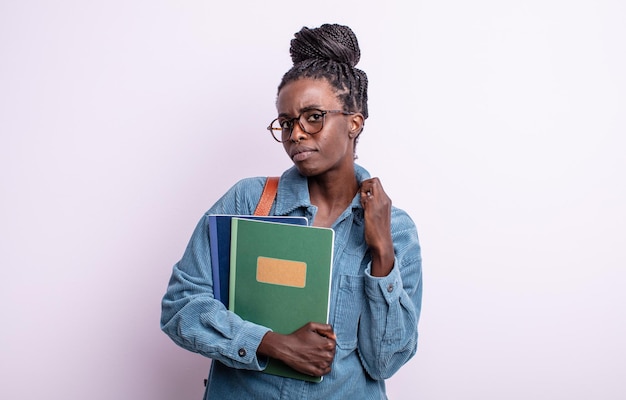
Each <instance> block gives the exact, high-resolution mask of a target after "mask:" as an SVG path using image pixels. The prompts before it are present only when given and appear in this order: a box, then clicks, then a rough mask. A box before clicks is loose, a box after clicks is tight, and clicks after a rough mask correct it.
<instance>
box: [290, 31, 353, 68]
mask: <svg viewBox="0 0 626 400" xmlns="http://www.w3.org/2000/svg"><path fill="white" fill-rule="evenodd" d="M294 36H295V38H294V39H292V40H291V48H290V49H289V52H290V53H291V60H292V61H293V63H294V65H295V64H298V63H300V62H302V61H306V60H310V59H314V60H332V61H336V62H339V63H344V64H348V65H350V66H351V67H354V66H356V65H357V63H358V62H359V59H360V58H361V50H360V49H359V43H358V41H357V39H356V36H355V35H354V32H352V29H350V28H349V27H347V26H344V25H337V24H324V25H322V26H320V27H319V28H314V29H309V28H307V27H303V28H302V29H301V30H300V31H299V32H296V34H295V35H294Z"/></svg>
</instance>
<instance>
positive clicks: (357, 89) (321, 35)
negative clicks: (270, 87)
mask: <svg viewBox="0 0 626 400" xmlns="http://www.w3.org/2000/svg"><path fill="white" fill-rule="evenodd" d="M290 53H291V60H292V61H293V64H294V65H293V67H292V68H291V69H290V70H289V71H287V73H286V74H285V75H284V76H283V79H282V81H281V83H280V85H279V86H278V91H279V92H280V90H281V89H282V88H283V86H285V85H286V84H287V83H289V82H291V81H295V80H298V79H301V78H311V79H322V78H323V79H326V80H327V81H328V82H329V83H330V85H331V86H332V87H333V88H334V89H335V91H336V94H337V97H338V98H339V100H340V101H341V102H342V103H343V104H344V108H345V111H356V112H360V113H362V114H363V117H364V118H367V117H368V110H367V75H366V74H365V72H363V71H361V70H360V69H358V68H355V66H356V64H357V63H358V62H359V60H360V58H361V50H360V48H359V43H358V40H357V38H356V36H355V35H354V32H352V30H351V29H350V28H349V27H347V26H343V25H337V24H324V25H322V26H320V27H319V28H314V29H309V28H307V27H304V28H302V29H301V30H300V31H299V32H297V33H296V34H295V35H294V38H293V39H292V40H291V48H290Z"/></svg>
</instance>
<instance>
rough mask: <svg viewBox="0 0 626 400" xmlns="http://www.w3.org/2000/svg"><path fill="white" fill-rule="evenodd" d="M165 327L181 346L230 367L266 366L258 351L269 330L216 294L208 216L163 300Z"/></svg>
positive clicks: (190, 243) (192, 240)
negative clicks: (236, 311)
mask: <svg viewBox="0 0 626 400" xmlns="http://www.w3.org/2000/svg"><path fill="white" fill-rule="evenodd" d="M161 329H162V330H163V331H164V332H165V333H166V334H167V335H168V336H169V337H170V338H171V339H172V340H173V341H174V342H176V343H177V344H178V345H179V346H181V347H183V348H185V349H187V350H189V351H192V352H196V353H200V354H202V355H204V356H206V357H210V358H212V359H216V360H220V361H221V362H222V363H224V364H225V365H228V366H230V367H233V368H243V369H253V370H261V369H263V368H264V367H265V361H264V360H263V359H261V360H260V359H259V358H257V356H256V350H257V347H258V345H259V343H260V342H261V339H262V338H263V336H264V335H265V334H266V333H267V332H268V331H269V329H267V328H265V327H261V326H258V325H255V324H252V323H249V322H246V321H244V320H242V319H241V318H239V317H238V316H237V315H236V314H234V313H232V312H230V311H228V310H226V308H225V307H224V305H223V304H222V303H221V302H220V301H218V300H216V299H215V298H214V297H213V279H212V276H211V260H210V257H209V236H208V222H207V218H206V216H205V217H203V218H202V219H201V220H200V222H199V223H198V225H197V227H196V229H195V231H194V233H193V235H192V237H191V240H190V242H189V245H188V246H187V249H186V250H185V253H184V255H183V257H182V259H181V260H180V261H179V262H178V263H176V265H175V266H174V269H173V272H172V276H171V278H170V282H169V285H168V288H167V292H166V293H165V296H164V297H163V301H162V313H161Z"/></svg>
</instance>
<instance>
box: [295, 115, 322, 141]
mask: <svg viewBox="0 0 626 400" xmlns="http://www.w3.org/2000/svg"><path fill="white" fill-rule="evenodd" d="M300 124H302V127H303V128H304V131H305V132H306V133H308V134H310V135H313V134H316V133H318V132H319V131H321V130H322V128H323V127H324V112H322V111H321V110H308V111H305V112H303V113H302V115H301V116H300Z"/></svg>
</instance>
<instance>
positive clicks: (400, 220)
mask: <svg viewBox="0 0 626 400" xmlns="http://www.w3.org/2000/svg"><path fill="white" fill-rule="evenodd" d="M396 213H397V215H396V218H395V219H396V221H394V222H395V223H393V222H392V227H393V228H392V238H393V242H394V250H395V260H394V267H393V269H392V270H391V272H390V273H389V275H387V276H385V277H374V276H372V275H371V274H370V271H371V263H370V264H369V265H368V267H367V269H366V271H365V288H364V289H365V297H366V302H365V309H364V311H363V315H362V317H361V320H360V326H359V333H358V335H359V337H358V343H359V354H360V356H361V362H362V363H363V365H364V367H365V369H366V371H367V372H368V374H369V375H370V376H371V377H372V378H373V379H387V378H389V377H391V376H392V375H393V374H394V373H395V372H396V371H398V370H399V369H400V367H401V366H402V365H404V364H405V363H406V362H407V361H408V360H409V359H411V357H413V355H415V352H416V350H417V337H418V332H417V323H418V320H419V315H420V310H421V302H422V259H421V252H420V245H419V240H418V236H417V230H416V228H415V225H414V224H413V222H412V221H411V219H410V218H409V217H408V215H406V214H405V213H404V212H400V211H397V212H396ZM398 214H399V215H398ZM392 221H393V219H392Z"/></svg>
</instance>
